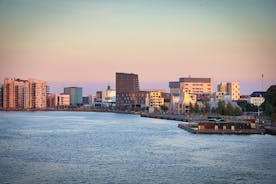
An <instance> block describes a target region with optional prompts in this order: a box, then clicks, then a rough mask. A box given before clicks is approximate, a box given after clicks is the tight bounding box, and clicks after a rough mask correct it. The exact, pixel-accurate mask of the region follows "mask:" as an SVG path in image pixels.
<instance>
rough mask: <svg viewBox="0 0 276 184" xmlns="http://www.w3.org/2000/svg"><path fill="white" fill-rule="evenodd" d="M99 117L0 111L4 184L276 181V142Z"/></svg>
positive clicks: (155, 122) (136, 118)
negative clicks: (198, 132) (190, 131)
mask: <svg viewBox="0 0 276 184" xmlns="http://www.w3.org/2000/svg"><path fill="white" fill-rule="evenodd" d="M178 123H179V122H177V121H170V120H161V119H151V118H143V117H140V116H139V115H129V114H114V113H95V112H0V183H59V184H61V183H66V184H67V183H275V181H276V137H275V136H272V135H203V134H201V135H197V134H191V133H189V132H186V131H185V130H183V129H179V128H178V127H177V125H178Z"/></svg>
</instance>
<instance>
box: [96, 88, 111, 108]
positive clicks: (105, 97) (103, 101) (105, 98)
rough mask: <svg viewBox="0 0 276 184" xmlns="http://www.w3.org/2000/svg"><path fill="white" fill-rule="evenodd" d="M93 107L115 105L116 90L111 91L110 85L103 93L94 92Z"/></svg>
mask: <svg viewBox="0 0 276 184" xmlns="http://www.w3.org/2000/svg"><path fill="white" fill-rule="evenodd" d="M94 105H95V107H111V106H115V105H116V90H115V89H111V87H110V85H108V86H107V89H106V90H104V91H97V92H96V100H95V102H94Z"/></svg>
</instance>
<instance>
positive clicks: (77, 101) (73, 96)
mask: <svg viewBox="0 0 276 184" xmlns="http://www.w3.org/2000/svg"><path fill="white" fill-rule="evenodd" d="M64 94H68V95H70V105H72V106H78V105H81V104H82V88H80V87H66V88H64Z"/></svg>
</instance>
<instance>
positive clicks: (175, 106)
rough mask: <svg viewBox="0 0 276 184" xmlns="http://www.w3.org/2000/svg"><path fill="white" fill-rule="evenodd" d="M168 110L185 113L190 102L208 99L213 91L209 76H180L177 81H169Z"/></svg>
mask: <svg viewBox="0 0 276 184" xmlns="http://www.w3.org/2000/svg"><path fill="white" fill-rule="evenodd" d="M169 87H170V96H171V100H170V111H171V112H172V113H185V112H188V110H189V109H190V107H189V106H190V105H191V104H195V103H196V102H197V101H209V99H210V97H211V94H212V92H213V80H212V79H211V78H192V77H182V78H179V81H172V82H169ZM177 100H178V101H177Z"/></svg>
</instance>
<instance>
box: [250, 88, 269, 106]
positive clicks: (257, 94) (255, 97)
mask: <svg viewBox="0 0 276 184" xmlns="http://www.w3.org/2000/svg"><path fill="white" fill-rule="evenodd" d="M264 96H265V92H264V91H254V92H253V93H252V94H251V95H250V96H249V98H248V102H249V103H250V104H253V105H255V106H260V105H262V103H264V101H265V98H264Z"/></svg>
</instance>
